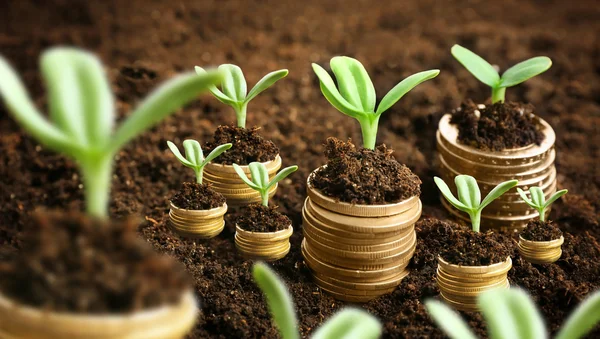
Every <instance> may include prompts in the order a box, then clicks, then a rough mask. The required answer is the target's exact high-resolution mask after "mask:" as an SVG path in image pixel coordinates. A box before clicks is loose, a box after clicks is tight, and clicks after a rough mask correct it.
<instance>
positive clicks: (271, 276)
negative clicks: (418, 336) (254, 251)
mask: <svg viewBox="0 0 600 339" xmlns="http://www.w3.org/2000/svg"><path fill="white" fill-rule="evenodd" d="M252 274H253V276H254V280H255V281H256V283H257V284H258V287H260V289H261V290H262V291H263V293H264V294H265V296H266V298H267V304H268V305H269V312H270V313H271V316H272V317H273V319H274V321H275V324H276V325H277V328H278V329H279V332H280V334H281V337H282V338H283V339H298V338H300V334H299V333H298V320H297V319H296V313H295V311H294V302H293V301H292V297H291V296H290V294H289V292H288V290H287V288H286V286H285V284H284V283H283V281H281V279H280V278H279V277H278V276H277V274H275V272H273V271H272V270H271V269H270V268H269V267H268V266H267V265H266V264H264V263H260V262H259V263H256V264H255V265H254V267H253V268H252ZM381 331H382V326H381V324H380V323H379V320H377V318H375V317H373V316H372V315H370V314H369V313H367V312H366V311H363V310H361V309H357V308H346V309H343V310H341V311H339V312H338V313H336V314H334V315H333V317H331V318H330V319H329V320H328V321H326V322H325V323H324V324H323V325H321V327H319V328H318V329H316V330H315V332H314V334H313V335H312V338H313V339H333V338H348V339H352V338H356V339H358V338H360V339H371V338H378V337H379V336H380V335H381Z"/></svg>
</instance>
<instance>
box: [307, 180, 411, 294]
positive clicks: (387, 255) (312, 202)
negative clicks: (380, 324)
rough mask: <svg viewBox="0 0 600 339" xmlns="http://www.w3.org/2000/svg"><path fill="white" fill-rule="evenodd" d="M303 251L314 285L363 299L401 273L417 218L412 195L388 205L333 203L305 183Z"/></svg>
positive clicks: (391, 285)
mask: <svg viewBox="0 0 600 339" xmlns="http://www.w3.org/2000/svg"><path fill="white" fill-rule="evenodd" d="M302 216H303V224H302V225H303V232H304V240H303V241H302V254H303V256H304V260H305V262H306V264H307V265H308V267H309V268H310V269H311V271H312V272H313V275H314V278H315V282H316V284H317V285H318V286H319V287H321V289H323V290H324V291H326V292H328V293H330V294H331V295H333V296H334V297H335V298H336V299H339V300H345V301H350V302H367V301H369V300H371V299H374V298H376V297H378V296H380V295H383V294H386V293H390V292H392V291H393V290H394V289H395V288H396V287H397V286H398V285H399V284H400V281H401V280H402V279H403V278H404V277H406V275H407V274H408V270H407V269H406V266H407V265H408V262H409V261H410V259H411V258H412V256H413V254H414V251H415V247H416V239H417V236H416V233H415V230H414V224H415V222H417V220H419V217H420V216H421V201H420V200H419V197H417V196H415V197H412V198H410V199H407V200H405V201H402V202H400V203H395V204H389V205H353V204H348V203H343V202H336V201H335V200H334V199H331V198H329V197H326V196H324V195H322V194H321V193H319V191H317V190H316V189H314V188H312V187H311V185H310V178H309V183H308V198H307V199H306V201H305V203H304V208H303V210H302Z"/></svg>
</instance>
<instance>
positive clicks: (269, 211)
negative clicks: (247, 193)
mask: <svg viewBox="0 0 600 339" xmlns="http://www.w3.org/2000/svg"><path fill="white" fill-rule="evenodd" d="M236 224H237V225H238V226H240V227H241V228H242V229H244V230H246V231H250V232H277V231H281V230H284V229H286V228H288V227H289V226H290V225H291V224H292V221H291V220H290V218H288V217H287V216H285V215H283V214H281V213H279V212H277V206H268V207H267V206H263V205H260V204H252V205H248V206H247V207H246V208H244V214H242V215H240V216H239V217H238V218H237V219H236Z"/></svg>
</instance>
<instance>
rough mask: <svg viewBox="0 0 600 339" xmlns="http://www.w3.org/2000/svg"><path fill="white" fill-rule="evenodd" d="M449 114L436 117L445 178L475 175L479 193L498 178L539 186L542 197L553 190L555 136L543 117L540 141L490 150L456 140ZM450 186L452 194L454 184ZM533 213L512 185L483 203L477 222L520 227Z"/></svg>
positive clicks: (484, 225) (485, 191) (535, 214)
mask: <svg viewBox="0 0 600 339" xmlns="http://www.w3.org/2000/svg"><path fill="white" fill-rule="evenodd" d="M450 117H451V116H450V114H446V115H445V116H444V117H443V118H442V119H441V120H440V124H439V129H438V132H437V149H438V154H439V161H440V176H441V178H442V179H443V180H444V181H445V182H452V181H454V177H455V176H457V175H459V174H467V175H470V176H472V177H474V178H475V179H477V183H478V184H479V187H480V189H481V194H482V196H485V195H487V194H488V193H489V192H490V191H491V190H492V189H493V188H494V187H496V185H498V184H500V183H501V182H504V181H507V180H513V179H517V180H518V181H519V184H518V186H517V187H520V188H521V189H523V190H524V191H528V190H529V187H531V186H538V187H540V188H542V190H543V191H544V194H545V196H546V199H548V198H549V197H550V196H551V195H552V194H554V193H555V192H556V168H555V167H554V159H555V157H556V153H555V151H554V141H555V139H556V136H555V134H554V130H552V127H550V125H548V123H546V122H545V121H544V120H542V119H540V123H541V125H542V132H543V133H544V136H545V138H544V141H543V142H542V143H541V145H539V146H538V145H535V144H534V145H529V146H526V147H521V148H515V149H507V150H504V151H499V152H492V151H482V150H480V149H477V148H474V147H470V146H467V145H464V144H462V143H459V142H458V129H457V128H456V126H454V125H451V124H450ZM450 187H454V185H450ZM452 190H453V191H454V192H453V193H455V194H456V190H455V188H452ZM441 200H442V204H443V205H444V206H445V207H446V208H447V209H448V210H449V211H450V212H451V213H453V214H454V215H456V216H457V217H459V218H462V219H464V220H465V221H469V218H468V216H467V215H466V214H464V213H463V212H459V211H458V210H456V209H455V208H454V207H452V206H451V205H450V204H448V202H447V201H446V200H445V199H443V198H441ZM536 217H538V212H537V211H536V210H535V209H533V208H531V207H530V206H528V205H527V204H526V203H525V202H524V201H523V200H522V199H521V197H520V196H519V194H518V193H517V191H516V188H514V189H512V190H510V191H508V192H507V193H505V194H504V195H502V196H501V197H500V198H498V199H496V200H495V201H494V202H492V203H491V204H490V205H489V206H488V207H486V209H485V210H484V214H483V215H482V223H481V225H482V228H483V229H500V228H502V229H520V228H524V227H525V226H526V225H527V222H528V221H529V220H531V219H533V218H536Z"/></svg>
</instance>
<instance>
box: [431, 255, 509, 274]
mask: <svg viewBox="0 0 600 339" xmlns="http://www.w3.org/2000/svg"><path fill="white" fill-rule="evenodd" d="M437 259H438V269H442V270H443V271H444V272H447V273H449V274H452V275H457V276H460V277H469V276H470V275H482V276H495V275H499V274H504V273H506V272H508V271H509V270H510V268H511V267H512V260H511V259H510V257H507V258H506V260H505V261H503V262H499V263H496V264H492V265H487V266H464V265H455V264H450V263H448V262H447V261H445V260H444V259H443V258H442V257H440V256H438V258H437Z"/></svg>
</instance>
